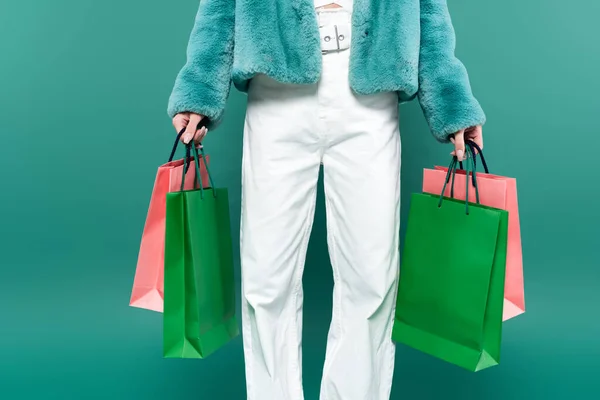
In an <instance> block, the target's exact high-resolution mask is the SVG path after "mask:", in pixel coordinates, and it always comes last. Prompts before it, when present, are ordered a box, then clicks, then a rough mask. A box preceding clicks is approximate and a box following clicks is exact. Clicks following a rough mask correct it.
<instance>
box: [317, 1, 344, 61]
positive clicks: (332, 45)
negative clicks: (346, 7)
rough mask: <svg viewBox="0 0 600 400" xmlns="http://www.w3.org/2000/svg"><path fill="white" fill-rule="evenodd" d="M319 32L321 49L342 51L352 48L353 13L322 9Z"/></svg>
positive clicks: (319, 13) (323, 50) (324, 50)
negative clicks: (351, 17)
mask: <svg viewBox="0 0 600 400" xmlns="http://www.w3.org/2000/svg"><path fill="white" fill-rule="evenodd" d="M317 15H318V18H319V33H320V36H321V51H322V52H324V53H327V52H330V51H340V50H345V49H348V48H350V34H351V31H352V29H351V27H352V25H351V19H350V16H351V14H350V13H349V12H347V11H335V12H331V11H320V12H318V13H317Z"/></svg>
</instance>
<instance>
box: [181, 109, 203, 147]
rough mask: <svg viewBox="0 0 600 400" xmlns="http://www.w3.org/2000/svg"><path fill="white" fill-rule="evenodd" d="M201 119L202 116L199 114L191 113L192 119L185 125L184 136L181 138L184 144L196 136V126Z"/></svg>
mask: <svg viewBox="0 0 600 400" xmlns="http://www.w3.org/2000/svg"><path fill="white" fill-rule="evenodd" d="M201 119H202V118H201V117H200V116H199V115H198V114H191V115H190V121H189V122H188V124H187V126H186V127H185V132H184V133H183V136H182V138H181V140H182V141H183V143H184V144H188V143H189V142H191V141H192V139H193V138H194V136H196V127H197V126H198V123H200V120H201Z"/></svg>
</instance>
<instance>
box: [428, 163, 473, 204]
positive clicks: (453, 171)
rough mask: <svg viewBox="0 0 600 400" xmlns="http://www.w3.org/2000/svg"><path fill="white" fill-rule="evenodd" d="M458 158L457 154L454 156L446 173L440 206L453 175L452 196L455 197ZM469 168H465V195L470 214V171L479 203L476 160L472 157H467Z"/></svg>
mask: <svg viewBox="0 0 600 400" xmlns="http://www.w3.org/2000/svg"><path fill="white" fill-rule="evenodd" d="M458 163H459V162H458V158H457V157H456V156H454V157H452V162H451V163H450V166H449V167H448V172H447V173H446V179H444V187H443V188H442V193H441V194H440V201H439V202H438V207H442V202H443V201H444V193H445V192H446V187H447V185H448V182H449V181H450V177H452V188H451V192H452V197H454V176H455V175H456V170H457V167H458ZM466 164H467V169H466V170H465V171H466V173H467V176H466V179H465V182H466V190H465V193H466V196H465V212H466V214H467V215H469V181H470V180H469V173H472V174H473V182H474V184H473V187H474V188H475V197H476V201H477V204H479V188H478V187H477V177H476V176H477V172H476V171H475V168H474V161H473V159H472V158H471V157H469V158H467V163H466Z"/></svg>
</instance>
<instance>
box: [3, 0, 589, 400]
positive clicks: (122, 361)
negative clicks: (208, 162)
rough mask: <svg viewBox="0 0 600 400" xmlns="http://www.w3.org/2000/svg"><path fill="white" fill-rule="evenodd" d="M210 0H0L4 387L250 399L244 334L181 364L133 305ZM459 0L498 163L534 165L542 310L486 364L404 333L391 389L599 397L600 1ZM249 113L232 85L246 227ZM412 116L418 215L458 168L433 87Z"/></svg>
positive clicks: (215, 154)
mask: <svg viewBox="0 0 600 400" xmlns="http://www.w3.org/2000/svg"><path fill="white" fill-rule="evenodd" d="M197 3H198V0H182V1H177V2H166V1H156V0H144V1H142V0H129V1H123V0H119V1H117V0H104V1H92V0H55V1H42V0H2V1H1V2H0V152H1V154H0V163H1V165H0V167H1V175H0V176H1V177H2V179H1V181H0V182H1V188H0V229H1V230H0V255H1V259H0V260H1V261H0V263H1V269H0V271H1V272H0V273H1V275H0V311H1V312H0V316H1V318H0V360H1V361H0V398H2V399H9V400H12V399H38V398H39V399H146V400H151V399H243V398H244V396H245V386H244V370H243V358H242V347H241V339H240V338H238V339H236V340H235V341H234V343H232V344H231V345H229V346H227V347H226V348H225V349H223V350H222V351H220V352H219V353H218V354H216V355H214V356H213V357H210V358H209V359H206V360H164V359H162V357H161V317H160V315H159V314H157V313H153V312H149V311H145V310H139V309H133V308H130V307H128V305H127V304H128V300H129V292H130V288H131V284H132V281H133V274H134V268H135V263H136V258H137V251H138V245H139V239H140V234H141V230H142V227H143V223H144V219H145V214H146V211H147V205H148V200H149V195H150V191H151V189H152V185H153V179H154V175H155V172H156V167H157V166H158V165H159V164H161V163H162V162H164V160H165V158H166V157H167V155H168V152H169V146H170V145H171V141H172V139H173V135H174V132H173V129H172V127H171V125H170V121H169V119H168V118H167V116H166V111H165V110H166V101H167V97H168V95H169V93H170V90H171V87H172V84H173V80H174V78H175V75H176V73H177V72H178V70H179V68H180V67H181V66H182V65H183V62H184V57H185V46H186V42H187V37H188V35H189V32H190V29H191V26H192V23H193V18H194V14H195V11H196V8H197ZM449 3H450V10H451V12H452V15H453V20H454V23H455V28H456V32H457V36H458V49H457V52H458V55H459V57H460V58H461V59H462V60H463V61H464V63H465V64H466V65H467V67H468V70H469V73H470V77H471V81H472V85H473V88H474V91H475V93H476V95H477V97H478V99H479V100H480V101H481V103H482V105H483V107H484V109H485V110H486V113H487V115H488V120H489V122H488V124H487V125H486V126H485V130H484V133H485V144H486V156H487V158H488V162H489V164H490V166H491V169H492V172H493V173H497V174H502V175H507V176H513V177H517V179H518V185H519V200H520V213H521V223H522V234H523V243H524V261H525V280H526V290H527V307H528V312H527V313H526V314H525V315H523V316H521V317H519V318H517V319H514V320H511V321H509V322H507V323H506V324H505V331H504V339H503V350H502V363H501V365H500V366H498V367H494V368H491V369H489V370H485V371H482V372H480V373H476V374H474V373H469V372H466V371H463V370H461V369H459V368H457V367H454V366H451V365H447V364H445V363H443V362H441V361H438V360H435V359H433V358H431V357H428V356H425V355H423V354H420V353H418V352H416V351H414V350H411V349H409V348H406V347H404V346H398V350H397V368H396V374H395V380H394V388H393V392H392V398H393V399H419V400H428V399H460V400H469V399H571V398H574V399H594V398H598V390H599V389H600V384H599V379H598V375H599V373H600V361H598V360H599V359H600V322H599V317H600V313H599V312H598V305H599V304H600V294H599V293H600V273H599V272H598V270H599V269H600V260H599V257H598V247H599V244H600V233H599V228H598V227H599V225H600V224H599V223H600V207H599V205H598V198H599V196H600V189H599V184H600V182H599V179H598V174H597V173H596V166H597V160H598V148H599V145H600V139H599V136H598V127H597V125H596V120H597V117H598V113H600V107H599V106H600V101H599V100H598V93H600V79H599V77H598V71H600V48H599V47H598V42H597V39H598V38H599V37H600V24H598V21H597V18H598V15H600V2H598V1H595V0H577V1H573V2H565V1H564V0H528V1H522V0H504V1H480V0H461V1H458V0H450V1H449ZM244 109H245V97H244V95H242V94H240V93H237V92H234V93H233V94H232V96H231V99H230V102H229V107H228V110H227V112H226V119H225V122H224V124H223V125H222V126H221V127H220V128H219V129H217V130H215V131H213V132H211V133H210V134H209V138H208V139H207V140H206V142H205V144H206V147H207V150H208V151H209V152H210V154H211V157H212V165H213V171H214V174H215V178H216V180H217V182H218V183H219V184H220V185H223V186H227V187H228V188H229V190H230V197H231V212H232V224H233V232H234V243H237V240H238V234H237V232H238V223H239V206H240V204H239V197H240V184H239V182H240V159H241V136H242V126H243V117H244ZM401 120H402V121H401V127H402V139H403V170H402V175H403V181H402V188H403V215H404V216H406V212H407V210H408V208H407V207H406V206H407V201H408V199H409V195H410V193H411V192H414V191H418V190H419V188H420V183H421V171H422V168H424V167H429V166H432V165H434V164H446V163H447V162H448V154H449V152H450V151H451V149H450V148H449V147H448V146H444V145H439V144H437V143H436V142H435V141H434V140H433V139H432V136H431V135H430V134H429V133H428V130H427V127H426V124H425V122H424V119H423V117H422V114H421V112H420V109H419V108H418V105H417V104H416V103H411V104H409V105H406V106H402V107H401ZM319 196H320V197H319V205H318V209H317V216H316V221H315V227H314V231H313V234H312V240H311V243H310V248H309V254H308V258H307V266H306V273H305V290H306V295H305V296H306V304H305V316H306V318H305V321H306V322H305V329H304V376H305V392H306V399H307V400H316V399H317V398H318V388H319V380H320V375H321V371H322V368H321V366H322V362H323V358H324V353H325V339H326V333H327V328H328V324H329V320H330V312H331V295H330V293H331V287H332V278H331V269H330V266H329V262H328V256H327V250H326V244H325V220H324V206H323V195H322V192H321V193H319ZM403 227H404V225H403ZM439 240H443V238H439ZM238 250H239V249H238V248H237V247H236V254H235V256H236V257H237V256H238ZM457 251H461V249H457ZM236 273H237V274H238V277H239V263H238V264H237V265H236ZM238 290H239V289H238ZM238 293H239V292H238Z"/></svg>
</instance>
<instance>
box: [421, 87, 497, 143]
mask: <svg viewBox="0 0 600 400" xmlns="http://www.w3.org/2000/svg"><path fill="white" fill-rule="evenodd" d="M468 86H469V85H468V83H467V84H466V85H465V84H463V85H460V84H458V85H453V86H450V87H445V88H444V89H443V90H433V91H426V90H424V91H422V92H421V93H420V94H419V102H420V103H421V108H422V109H423V114H424V115H425V119H426V120H427V124H428V125H429V129H430V130H431V132H432V133H433V136H434V137H435V138H436V139H437V140H438V141H440V142H442V143H447V142H449V141H450V136H451V135H452V134H454V133H456V132H458V131H460V130H463V129H467V128H470V127H472V126H478V125H483V124H485V121H486V116H485V113H484V112H483V109H482V108H481V105H480V104H479V102H478V101H477V100H476V99H475V97H473V95H472V94H471V90H470V88H469V87H468Z"/></svg>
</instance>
